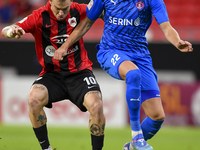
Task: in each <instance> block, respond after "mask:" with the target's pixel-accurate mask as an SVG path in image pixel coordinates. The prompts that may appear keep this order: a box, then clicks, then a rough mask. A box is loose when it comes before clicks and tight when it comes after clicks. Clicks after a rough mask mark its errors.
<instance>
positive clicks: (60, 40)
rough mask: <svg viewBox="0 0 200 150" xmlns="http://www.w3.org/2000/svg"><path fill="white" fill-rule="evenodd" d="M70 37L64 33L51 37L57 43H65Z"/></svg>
mask: <svg viewBox="0 0 200 150" xmlns="http://www.w3.org/2000/svg"><path fill="white" fill-rule="evenodd" d="M68 37H69V35H67V34H63V35H58V36H54V37H52V38H51V40H52V41H53V42H55V43H58V44H63V43H64V42H65V41H66V40H67V38H68Z"/></svg>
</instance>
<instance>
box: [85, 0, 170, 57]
mask: <svg viewBox="0 0 200 150" xmlns="http://www.w3.org/2000/svg"><path fill="white" fill-rule="evenodd" d="M103 10H104V22H105V24H104V32H103V36H102V38H101V42H100V47H99V48H100V50H101V49H103V50H110V49H118V50H122V51H127V52H133V53H135V54H137V55H146V54H149V50H148V48H147V45H148V44H147V41H146V37H145V34H146V31H147V30H148V28H149V26H150V25H151V23H152V19H153V17H152V16H154V17H155V19H156V21H157V22H158V24H160V23H163V22H166V21H169V19H168V14H167V11H166V7H165V4H164V2H163V0H91V1H90V3H89V4H88V7H87V17H88V18H89V19H90V20H96V19H97V18H98V17H99V16H100V14H101V13H102V11H103Z"/></svg>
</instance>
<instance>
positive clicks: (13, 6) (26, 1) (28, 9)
mask: <svg viewBox="0 0 200 150" xmlns="http://www.w3.org/2000/svg"><path fill="white" fill-rule="evenodd" d="M75 1H76V2H80V3H83V2H87V1H84V0H75ZM47 2H48V0H0V24H9V23H14V22H16V21H19V20H21V19H23V18H24V17H26V16H27V15H29V14H31V13H32V11H33V10H35V9H38V8H39V7H41V6H44V5H46V3H47Z"/></svg>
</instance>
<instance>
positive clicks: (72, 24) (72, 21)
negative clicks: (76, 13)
mask: <svg viewBox="0 0 200 150" xmlns="http://www.w3.org/2000/svg"><path fill="white" fill-rule="evenodd" d="M68 22H69V25H70V26H71V27H75V26H76V25H77V21H76V18H75V17H72V18H69V19H68Z"/></svg>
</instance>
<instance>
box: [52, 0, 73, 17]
mask: <svg viewBox="0 0 200 150" xmlns="http://www.w3.org/2000/svg"><path fill="white" fill-rule="evenodd" d="M71 3H72V1H71V0H64V1H62V0H50V4H51V10H52V12H53V14H54V15H55V17H56V19H58V20H59V21H62V20H64V19H65V18H66V16H67V14H68V13H69V10H70V5H71Z"/></svg>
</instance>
